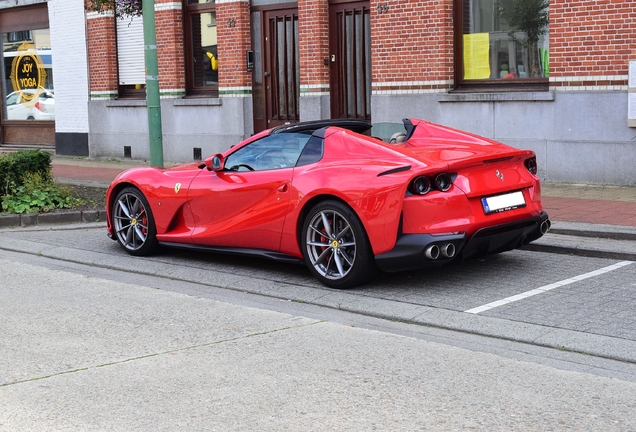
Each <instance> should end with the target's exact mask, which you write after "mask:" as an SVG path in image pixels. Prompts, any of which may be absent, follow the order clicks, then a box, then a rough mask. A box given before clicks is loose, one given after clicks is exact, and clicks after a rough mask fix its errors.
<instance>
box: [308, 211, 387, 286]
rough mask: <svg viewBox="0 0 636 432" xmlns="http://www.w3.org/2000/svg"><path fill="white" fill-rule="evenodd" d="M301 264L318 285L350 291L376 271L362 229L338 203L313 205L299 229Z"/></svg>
mask: <svg viewBox="0 0 636 432" xmlns="http://www.w3.org/2000/svg"><path fill="white" fill-rule="evenodd" d="M302 242H303V248H304V250H303V252H304V256H305V262H306V263H307V265H308V266H309V269H310V270H311V272H312V273H313V274H314V276H316V278H317V279H318V280H320V282H322V283H323V284H325V285H327V286H328V287H331V288H352V287H354V286H356V285H360V284H362V283H364V282H366V281H367V280H369V279H370V278H371V277H372V276H373V274H374V273H375V270H376V267H375V262H374V260H373V252H372V250H371V245H370V243H369V239H368V237H367V235H366V232H365V230H364V226H363V225H362V222H360V219H359V218H358V217H357V216H356V214H355V213H354V212H353V210H351V209H350V208H349V207H347V206H346V205H345V204H343V203H341V202H338V201H332V200H329V201H323V202H320V203H318V204H316V205H315V206H314V207H313V208H312V209H311V210H310V211H309V213H308V216H307V217H306V218H305V222H304V224H303V229H302Z"/></svg>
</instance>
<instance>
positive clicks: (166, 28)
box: [155, 0, 185, 90]
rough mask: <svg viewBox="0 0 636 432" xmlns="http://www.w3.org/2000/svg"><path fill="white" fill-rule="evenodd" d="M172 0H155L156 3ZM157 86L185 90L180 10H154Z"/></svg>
mask: <svg viewBox="0 0 636 432" xmlns="http://www.w3.org/2000/svg"><path fill="white" fill-rule="evenodd" d="M170 2H172V0H155V4H156V5H160V4H162V3H170ZM155 24H156V28H157V57H158V62H159V64H158V66H159V87H160V88H161V89H169V90H175V89H183V90H185V60H184V59H185V57H184V56H185V53H184V45H183V43H184V42H183V17H182V11H181V10H180V9H179V10H174V9H169V10H161V9H160V10H155Z"/></svg>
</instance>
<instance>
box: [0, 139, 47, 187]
mask: <svg viewBox="0 0 636 432" xmlns="http://www.w3.org/2000/svg"><path fill="white" fill-rule="evenodd" d="M27 173H38V174H39V175H40V177H41V178H42V179H43V180H50V179H51V154H50V153H48V152H43V151H40V150H24V151H18V152H15V153H7V154H5V155H0V195H4V194H6V193H7V190H8V188H9V185H11V184H13V185H15V186H22V184H23V180H22V179H23V178H24V176H25V174H27Z"/></svg>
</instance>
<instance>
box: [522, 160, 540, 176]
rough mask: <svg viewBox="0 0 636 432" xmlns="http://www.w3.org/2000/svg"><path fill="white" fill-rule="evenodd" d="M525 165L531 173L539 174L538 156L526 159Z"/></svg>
mask: <svg viewBox="0 0 636 432" xmlns="http://www.w3.org/2000/svg"><path fill="white" fill-rule="evenodd" d="M525 165H526V168H527V169H528V171H530V173H532V174H534V175H536V174H537V159H536V158H530V159H526V161H525Z"/></svg>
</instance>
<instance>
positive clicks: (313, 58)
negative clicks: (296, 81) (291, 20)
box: [298, 0, 329, 85]
mask: <svg viewBox="0 0 636 432" xmlns="http://www.w3.org/2000/svg"><path fill="white" fill-rule="evenodd" d="M298 33H299V35H298V39H299V40H298V49H299V52H300V84H301V85H320V84H322V85H329V66H325V63H324V61H325V59H328V58H329V5H328V3H327V0H299V1H298Z"/></svg>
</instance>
